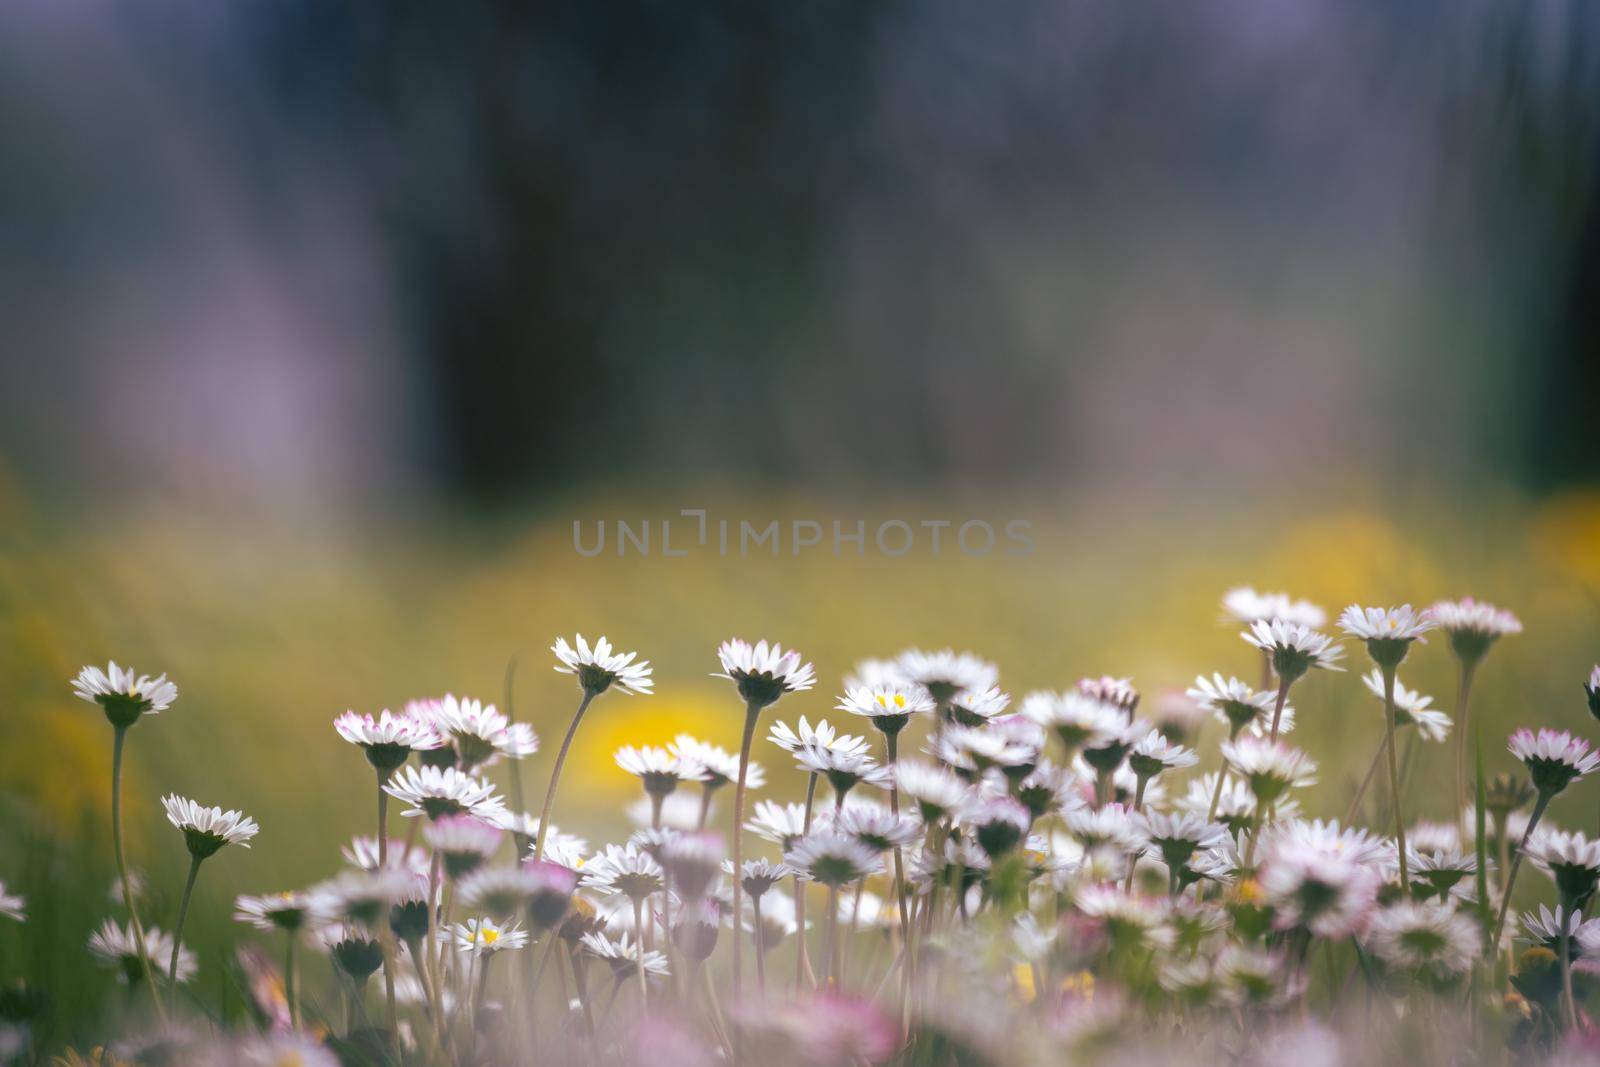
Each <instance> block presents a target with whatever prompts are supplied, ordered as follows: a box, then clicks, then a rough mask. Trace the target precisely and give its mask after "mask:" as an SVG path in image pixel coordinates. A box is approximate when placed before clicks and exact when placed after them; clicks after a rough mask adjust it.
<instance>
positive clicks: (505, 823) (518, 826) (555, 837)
mask: <svg viewBox="0 0 1600 1067" xmlns="http://www.w3.org/2000/svg"><path fill="white" fill-rule="evenodd" d="M493 822H494V824H495V825H496V826H498V827H500V829H502V830H504V831H506V832H507V833H511V834H515V835H516V836H517V837H520V838H525V839H526V840H527V841H529V842H532V841H534V840H537V838H538V837H539V820H538V818H537V817H535V816H533V815H531V814H529V813H528V812H526V811H510V810H509V809H508V810H505V811H502V812H500V813H499V814H498V815H496V816H494V819H493ZM559 845H565V846H567V847H569V848H574V849H577V850H578V851H579V852H587V851H589V842H588V841H586V840H584V839H583V838H581V837H579V836H578V835H577V834H569V833H567V832H565V831H564V830H562V829H561V828H560V827H559V826H557V825H556V824H555V823H551V824H550V830H549V832H548V833H546V834H545V838H544V850H545V852H546V853H547V854H548V853H549V851H550V849H551V848H552V847H556V846H559ZM532 847H533V846H532V845H531V844H530V845H529V846H528V848H529V850H530V851H531V850H532Z"/></svg>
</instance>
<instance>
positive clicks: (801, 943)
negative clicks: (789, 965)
mask: <svg viewBox="0 0 1600 1067" xmlns="http://www.w3.org/2000/svg"><path fill="white" fill-rule="evenodd" d="M816 799H817V772H816V771H812V772H811V777H810V779H809V780H808V781H807V782H806V813H805V819H804V821H803V822H802V823H801V827H802V828H803V829H804V830H805V831H806V832H807V833H810V831H811V810H812V807H813V805H814V804H815V803H816ZM806 888H807V887H806V883H805V882H803V881H801V880H800V875H799V874H798V873H796V874H795V876H794V921H795V924H796V929H795V934H794V936H795V937H796V938H797V939H798V942H797V947H796V949H795V955H794V987H795V989H799V988H800V985H801V983H802V982H804V981H805V977H806V969H807V962H808V961H807V960H806V940H807V939H806Z"/></svg>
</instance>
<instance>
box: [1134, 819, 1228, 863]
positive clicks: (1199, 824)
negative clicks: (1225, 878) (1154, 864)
mask: <svg viewBox="0 0 1600 1067" xmlns="http://www.w3.org/2000/svg"><path fill="white" fill-rule="evenodd" d="M1137 820H1138V822H1137V825H1138V826H1139V827H1140V828H1141V829H1142V830H1143V837H1144V838H1145V839H1146V840H1148V841H1149V843H1150V847H1151V848H1152V849H1154V850H1155V851H1156V852H1157V853H1159V854H1160V856H1161V860H1162V862H1163V863H1165V864H1166V865H1167V866H1168V867H1182V866H1183V865H1184V864H1186V863H1188V862H1189V859H1190V857H1192V856H1193V855H1194V854H1195V853H1196V852H1204V851H1206V850H1208V849H1213V848H1222V847H1223V846H1225V845H1227V844H1229V843H1230V842H1231V841H1232V840H1233V839H1232V838H1231V837H1230V836H1229V834H1228V828H1227V827H1226V826H1223V825H1222V824H1221V823H1214V822H1207V821H1206V819H1205V815H1204V814H1203V813H1202V814H1195V813H1193V812H1177V813H1168V812H1160V811H1152V812H1146V813H1144V814H1143V815H1141V816H1138V817H1137Z"/></svg>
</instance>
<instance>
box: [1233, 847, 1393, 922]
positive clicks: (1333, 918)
mask: <svg viewBox="0 0 1600 1067" xmlns="http://www.w3.org/2000/svg"><path fill="white" fill-rule="evenodd" d="M1334 840H1337V839H1336V838H1334ZM1256 881H1257V884H1258V885H1259V886H1260V888H1261V895H1262V899H1263V900H1264V901H1266V902H1267V903H1269V904H1271V905H1272V907H1273V908H1274V911H1275V915H1274V920H1273V922H1274V925H1275V926H1277V928H1278V929H1280V930H1287V929H1290V928H1293V927H1296V926H1303V927H1305V928H1306V929H1307V930H1309V931H1311V933H1313V934H1315V935H1316V936H1317V937H1323V938H1328V939H1330V940H1333V939H1337V938H1341V937H1348V936H1350V935H1351V934H1355V933H1358V932H1360V931H1361V930H1362V929H1363V928H1364V927H1365V926H1366V924H1367V920H1368V919H1369V918H1370V916H1371V914H1372V909H1373V908H1374V907H1376V906H1377V900H1378V890H1379V888H1380V887H1381V881H1382V880H1381V879H1380V878H1379V877H1378V873H1377V871H1376V870H1375V869H1374V868H1373V867H1372V866H1369V865H1366V864H1363V863H1361V862H1359V860H1358V859H1357V858H1356V857H1355V856H1353V855H1352V854H1350V853H1348V852H1345V851H1343V850H1341V849H1338V848H1333V849H1324V848H1319V847H1317V846H1316V844H1315V843H1312V842H1309V841H1307V840H1305V839H1300V838H1295V837H1292V836H1283V837H1277V836H1275V837H1273V838H1272V841H1271V845H1270V847H1269V848H1268V849H1267V850H1266V855H1265V856H1264V857H1263V858H1262V860H1261V867H1260V870H1259V872H1258V873H1257V875H1256Z"/></svg>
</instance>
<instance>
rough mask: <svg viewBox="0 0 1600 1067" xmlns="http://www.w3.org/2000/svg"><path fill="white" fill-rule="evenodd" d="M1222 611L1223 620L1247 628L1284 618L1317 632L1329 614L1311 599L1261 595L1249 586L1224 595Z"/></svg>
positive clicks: (1270, 594)
mask: <svg viewBox="0 0 1600 1067" xmlns="http://www.w3.org/2000/svg"><path fill="white" fill-rule="evenodd" d="M1222 609H1223V611H1225V612H1226V613H1227V614H1226V617H1225V618H1224V620H1223V621H1225V622H1240V623H1244V624H1245V625H1246V626H1249V625H1252V624H1254V623H1257V622H1271V621H1273V620H1274V619H1282V620H1283V621H1284V622H1288V623H1293V624H1295V625H1299V626H1305V627H1308V628H1310V629H1313V630H1316V629H1320V628H1321V627H1322V625H1323V624H1324V623H1326V622H1327V621H1328V614H1327V612H1325V611H1323V610H1322V609H1321V608H1319V607H1317V605H1315V604H1313V603H1312V602H1311V601H1309V600H1295V599H1293V598H1292V597H1290V596H1289V594H1288V593H1258V592H1256V591H1255V590H1254V589H1252V588H1250V587H1249V586H1247V585H1242V586H1239V587H1237V588H1235V589H1230V590H1228V591H1227V592H1226V593H1224V594H1223V597H1222Z"/></svg>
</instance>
